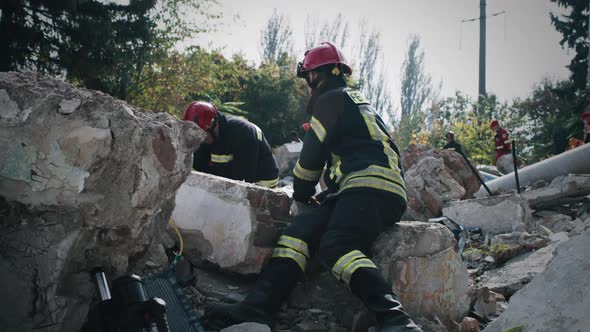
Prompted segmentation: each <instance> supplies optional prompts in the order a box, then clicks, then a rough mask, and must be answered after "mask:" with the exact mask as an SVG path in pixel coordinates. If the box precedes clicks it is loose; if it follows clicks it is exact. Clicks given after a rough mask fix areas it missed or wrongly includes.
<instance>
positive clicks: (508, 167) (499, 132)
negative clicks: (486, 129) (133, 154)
mask: <svg viewBox="0 0 590 332" xmlns="http://www.w3.org/2000/svg"><path fill="white" fill-rule="evenodd" d="M490 127H491V128H492V130H493V131H494V132H495V133H496V135H495V136H494V142H495V146H496V167H497V168H498V171H500V173H502V174H508V173H510V172H514V161H513V159H512V147H511V146H510V134H508V131H507V130H506V129H504V128H502V127H501V126H500V122H499V121H498V120H496V119H494V120H492V122H491V123H490Z"/></svg>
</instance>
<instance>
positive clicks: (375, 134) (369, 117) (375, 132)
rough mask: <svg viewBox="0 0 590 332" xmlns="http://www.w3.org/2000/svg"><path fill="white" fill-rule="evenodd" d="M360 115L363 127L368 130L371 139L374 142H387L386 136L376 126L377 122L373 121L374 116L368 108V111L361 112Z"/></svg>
mask: <svg viewBox="0 0 590 332" xmlns="http://www.w3.org/2000/svg"><path fill="white" fill-rule="evenodd" d="M361 114H362V116H363V119H364V120H365V125H366V126H367V129H368V130H369V134H371V138H372V139H373V140H375V141H380V142H383V141H387V140H389V138H388V137H387V135H386V134H385V133H384V132H383V130H381V128H380V127H379V125H378V124H377V120H375V114H374V113H373V111H372V110H371V109H370V108H369V110H361Z"/></svg>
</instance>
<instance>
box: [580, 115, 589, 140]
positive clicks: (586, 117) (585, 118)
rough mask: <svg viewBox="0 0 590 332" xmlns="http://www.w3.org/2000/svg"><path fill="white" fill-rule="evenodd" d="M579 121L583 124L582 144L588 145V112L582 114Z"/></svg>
mask: <svg viewBox="0 0 590 332" xmlns="http://www.w3.org/2000/svg"><path fill="white" fill-rule="evenodd" d="M580 119H581V120H582V122H584V143H590V111H586V112H584V113H582V116H581V117H580Z"/></svg>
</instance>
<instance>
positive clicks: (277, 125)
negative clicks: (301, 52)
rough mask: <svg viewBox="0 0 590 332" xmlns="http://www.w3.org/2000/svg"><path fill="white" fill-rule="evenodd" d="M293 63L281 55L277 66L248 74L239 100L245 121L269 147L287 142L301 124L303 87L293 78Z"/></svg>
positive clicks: (290, 59) (291, 59) (267, 65)
mask: <svg viewBox="0 0 590 332" xmlns="http://www.w3.org/2000/svg"><path fill="white" fill-rule="evenodd" d="M295 63H296V62H295V60H294V59H293V58H290V57H288V56H287V55H286V54H284V55H283V56H282V57H281V58H280V59H279V61H277V63H264V64H262V65H261V66H260V67H259V68H257V69H255V70H251V71H249V72H248V75H247V80H246V85H245V88H244V90H243V92H242V94H241V97H240V101H241V102H242V103H243V105H242V106H241V108H242V109H243V110H244V111H246V112H247V113H248V120H250V121H252V122H253V123H255V124H256V125H258V126H259V127H260V129H262V131H263V132H264V134H265V136H266V138H267V139H268V141H269V143H270V144H271V145H273V146H276V145H280V144H283V143H285V142H287V141H288V140H289V134H290V133H291V132H292V131H295V130H297V128H298V127H299V126H300V125H301V124H302V123H303V122H305V118H306V115H305V111H304V110H305V106H306V104H307V101H308V92H307V85H306V83H305V81H304V80H302V79H299V78H297V77H296V74H295Z"/></svg>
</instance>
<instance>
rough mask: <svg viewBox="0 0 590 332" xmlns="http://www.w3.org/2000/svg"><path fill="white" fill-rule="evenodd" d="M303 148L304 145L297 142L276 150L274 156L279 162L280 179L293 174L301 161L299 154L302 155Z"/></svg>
mask: <svg viewBox="0 0 590 332" xmlns="http://www.w3.org/2000/svg"><path fill="white" fill-rule="evenodd" d="M302 148H303V143H301V142H297V143H286V144H283V145H281V146H279V147H278V148H276V149H274V151H273V155H274V157H275V160H276V161H277V166H278V168H279V176H280V177H284V176H287V175H289V174H290V173H291V170H292V169H293V168H294V167H295V164H296V163H297V160H299V154H300V153H301V149H302Z"/></svg>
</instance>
